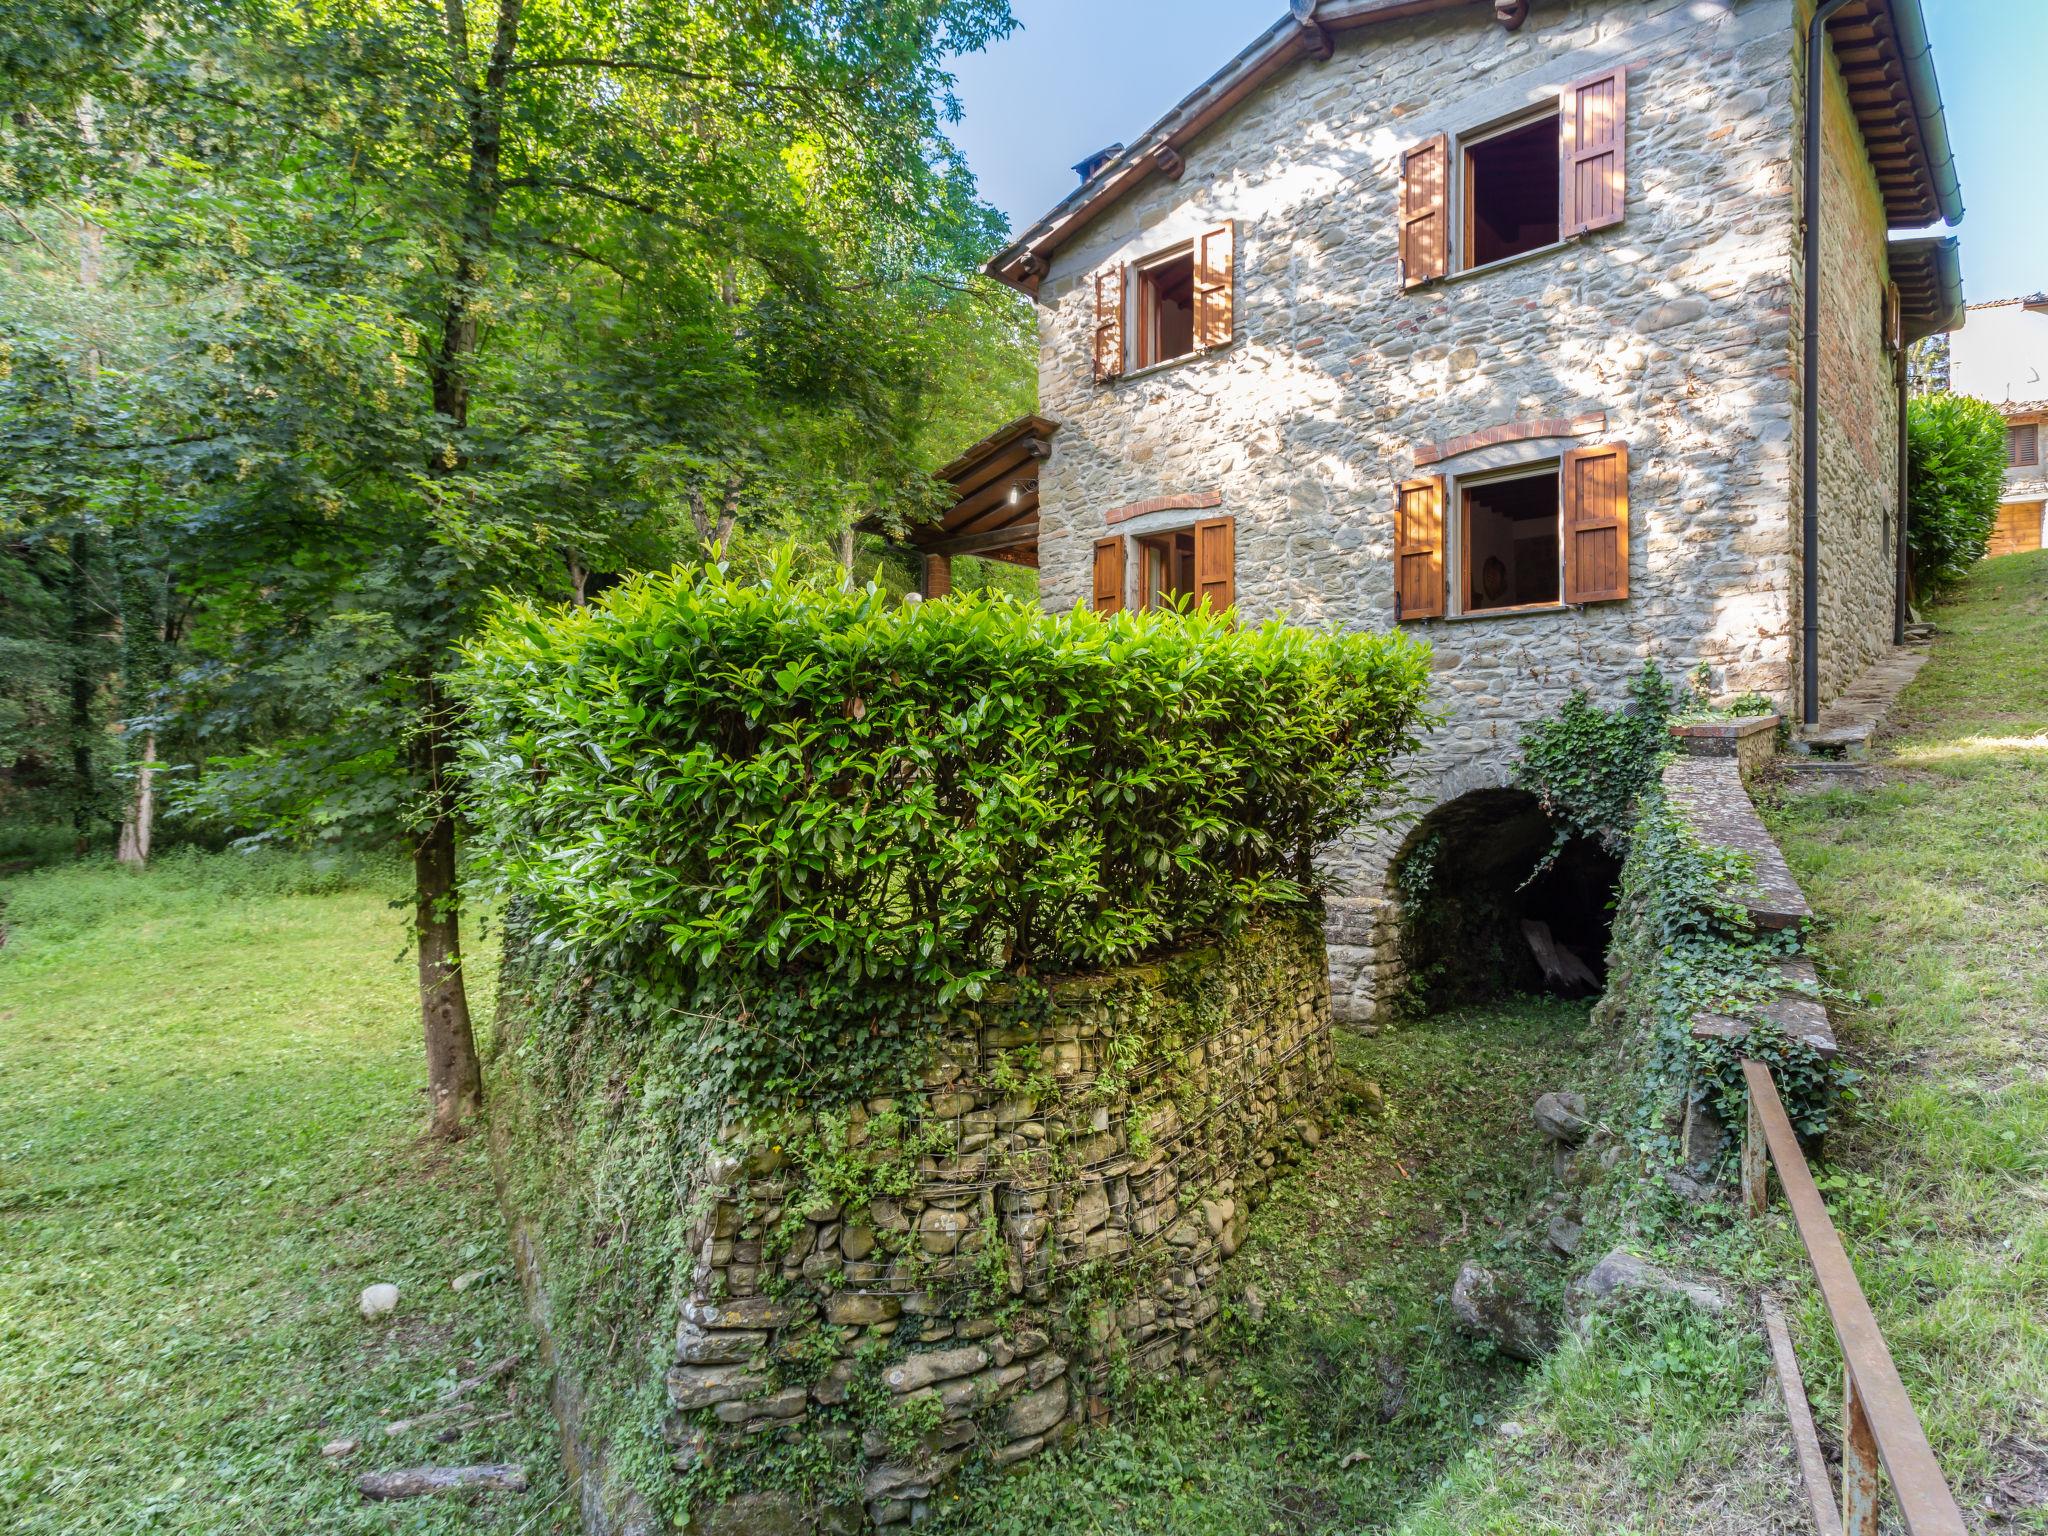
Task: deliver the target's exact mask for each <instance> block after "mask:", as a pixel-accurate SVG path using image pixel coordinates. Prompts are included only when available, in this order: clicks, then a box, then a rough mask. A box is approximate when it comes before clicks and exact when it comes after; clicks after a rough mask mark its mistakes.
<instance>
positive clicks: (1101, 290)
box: [1095, 263, 1124, 384]
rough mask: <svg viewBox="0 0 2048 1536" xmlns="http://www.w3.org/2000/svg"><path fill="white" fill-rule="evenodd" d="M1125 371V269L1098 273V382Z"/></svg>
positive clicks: (1096, 375)
mask: <svg viewBox="0 0 2048 1536" xmlns="http://www.w3.org/2000/svg"><path fill="white" fill-rule="evenodd" d="M1123 371H1124V269H1123V266H1122V264H1121V263H1119V264H1118V265H1116V266H1114V267H1110V268H1109V269H1108V270H1106V271H1102V272H1098V273H1096V274H1095V382H1096V383H1098V384H1100V383H1102V382H1103V381H1104V380H1106V379H1113V378H1116V377H1117V376H1118V375H1119V374H1121V373H1122V372H1123Z"/></svg>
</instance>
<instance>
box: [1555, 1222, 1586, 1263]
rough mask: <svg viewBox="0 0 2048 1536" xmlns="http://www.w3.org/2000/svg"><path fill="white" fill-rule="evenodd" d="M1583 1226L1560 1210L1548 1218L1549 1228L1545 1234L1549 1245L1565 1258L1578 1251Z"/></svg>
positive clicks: (1583, 1229) (1583, 1233) (1583, 1231)
mask: <svg viewBox="0 0 2048 1536" xmlns="http://www.w3.org/2000/svg"><path fill="white" fill-rule="evenodd" d="M1585 1231H1586V1229H1585V1227H1584V1226H1583V1225H1582V1224H1581V1223H1580V1222H1578V1221H1577V1220H1575V1219H1574V1218H1573V1217H1571V1216H1570V1215H1568V1214H1567V1213H1565V1212H1563V1211H1560V1212H1558V1213H1557V1215H1555V1216H1553V1217H1551V1218H1550V1229H1549V1231H1548V1232H1547V1233H1546V1234H1545V1236H1546V1237H1547V1238H1548V1239H1549V1241H1550V1246H1551V1247H1553V1248H1555V1249H1556V1250H1557V1251H1558V1252H1559V1253H1561V1254H1563V1255H1564V1256H1565V1257H1566V1258H1570V1257H1571V1256H1572V1255H1573V1254H1575V1253H1577V1252H1578V1251H1579V1239H1580V1238H1581V1237H1583V1236H1584V1235H1585Z"/></svg>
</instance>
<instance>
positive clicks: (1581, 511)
mask: <svg viewBox="0 0 2048 1536" xmlns="http://www.w3.org/2000/svg"><path fill="white" fill-rule="evenodd" d="M1563 495H1564V600H1565V601H1566V602H1568V603H1606V602H1612V601H1614V600H1615V599H1617V598H1623V597H1627V596H1628V448H1627V446H1626V445H1625V444H1622V443H1605V444H1602V445H1601V446H1599V447H1597V448H1572V449H1569V450H1567V451H1566V453H1565V456H1564V487H1563Z"/></svg>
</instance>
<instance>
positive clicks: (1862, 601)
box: [1793, 54, 1899, 706]
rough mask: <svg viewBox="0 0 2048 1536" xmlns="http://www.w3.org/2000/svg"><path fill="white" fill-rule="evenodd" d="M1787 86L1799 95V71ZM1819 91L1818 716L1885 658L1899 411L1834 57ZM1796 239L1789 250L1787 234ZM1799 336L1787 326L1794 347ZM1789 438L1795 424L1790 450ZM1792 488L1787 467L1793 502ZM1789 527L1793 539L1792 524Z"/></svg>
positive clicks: (1870, 232)
mask: <svg viewBox="0 0 2048 1536" xmlns="http://www.w3.org/2000/svg"><path fill="white" fill-rule="evenodd" d="M1796 78H1797V79H1798V81H1799V94H1800V95H1802V96H1803V95H1804V91H1805V66H1804V64H1803V63H1801V64H1800V65H1799V67H1798V72H1797V76H1796ZM1826 81H1827V90H1826V100H1825V103H1824V108H1825V109H1824V111H1823V114H1822V118H1821V123H1822V138H1821V218H1820V229H1821V240H1820V247H1821V248H1820V257H1821V288H1820V317H1821V318H1820V384H1819V387H1820V437H1819V441H1818V465H1819V481H1820V506H1819V512H1820V694H1821V702H1822V704H1823V706H1825V705H1826V704H1827V703H1829V702H1831V701H1832V700H1834V699H1835V698H1836V696H1837V695H1839V694H1840V693H1841V692H1842V691H1843V690H1844V689H1845V688H1847V687H1848V686H1849V685H1850V684H1852V683H1854V682H1855V681H1856V679H1857V677H1858V676H1859V675H1860V674H1861V673H1862V671H1863V669H1864V668H1865V667H1867V666H1869V665H1870V664H1871V663H1872V662H1873V661H1875V660H1876V659H1877V658H1878V657H1879V656H1881V655H1883V654H1884V653H1885V652H1886V651H1887V650H1889V649H1890V646H1891V638H1892V605H1893V601H1894V596H1893V591H1894V583H1895V571H1896V565H1895V561H1896V558H1897V557H1896V552H1895V549H1894V546H1893V542H1892V541H1893V537H1894V535H1893V527H1894V519H1895V517H1896V516H1897V510H1898V486H1899V476H1898V430H1899V418H1898V411H1899V401H1898V394H1897V391H1896V390H1895V389H1894V388H1893V382H1892V353H1891V352H1890V350H1889V349H1888V348H1887V347H1886V346H1885V340H1884V330H1883V324H1882V320H1881V316H1882V314H1883V311H1884V289H1885V284H1886V282H1887V281H1888V279H1889V276H1890V268H1889V264H1888V258H1887V256H1886V252H1885V242H1886V239H1887V236H1886V231H1885V213H1884V203H1883V200H1882V198H1881V197H1880V195H1879V192H1878V186H1877V177H1876V175H1875V173H1874V172H1873V171H1872V170H1871V167H1870V161H1869V157H1868V156H1867V155H1866V153H1865V151H1864V147H1863V136H1862V133H1861V131H1860V130H1859V129H1858V127H1857V125H1856V119H1855V117H1854V115H1853V114H1852V113H1851V112H1850V109H1849V98H1848V91H1847V88H1846V87H1845V86H1844V84H1843V82H1842V73H1841V70H1840V68H1839V67H1838V66H1837V65H1836V64H1835V63H1834V60H1833V55H1832V54H1830V55H1829V63H1828V68H1827V73H1826ZM1794 235H1795V241H1796V235H1797V229H1796V227H1795V229H1794ZM1798 254H1799V253H1798V247H1797V245H1796V243H1795V246H1794V261H1793V274H1794V292H1795V294H1796V293H1798V292H1799V291H1800V289H1799V282H1800V278H1799V264H1798ZM1799 302H1800V303H1802V304H1803V302H1804V301H1803V299H1802V300H1800V301H1799ZM1799 313H1801V311H1800V310H1798V309H1795V310H1794V314H1795V315H1798V314H1799ZM1798 335H1799V324H1798V322H1797V320H1795V321H1794V325H1793V339H1794V344H1795V346H1796V345H1798V344H1799V343H1798ZM1795 378H1796V373H1795ZM1797 436H1798V429H1797V426H1796V424H1795V427H1794V440H1795V442H1796V441H1797ZM1798 480H1799V474H1798V461H1797V459H1796V458H1795V459H1794V461H1793V483H1794V488H1795V491H1796V489H1797V486H1798ZM1796 506H1797V504H1796V503H1795V513H1796ZM1794 528H1795V532H1796V531H1797V522H1796V519H1795V524H1794ZM1795 654H1796V652H1795ZM1794 697H1796V694H1795V695H1794Z"/></svg>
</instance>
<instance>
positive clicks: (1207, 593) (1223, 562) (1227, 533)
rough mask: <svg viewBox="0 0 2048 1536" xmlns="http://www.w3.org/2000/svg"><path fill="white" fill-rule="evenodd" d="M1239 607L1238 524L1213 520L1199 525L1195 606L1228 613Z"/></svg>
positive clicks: (1196, 541)
mask: <svg viewBox="0 0 2048 1536" xmlns="http://www.w3.org/2000/svg"><path fill="white" fill-rule="evenodd" d="M1236 605H1237V524H1236V523H1234V522H1233V521H1231V519H1229V518H1227V517H1212V518H1209V519H1208V520H1207V521H1205V522H1199V523H1197V524H1195V606H1196V607H1197V608H1200V607H1204V606H1206V607H1207V608H1209V609H1210V611H1211V612H1214V613H1228V612H1229V611H1230V610H1231V609H1232V608H1233V607H1235V606H1236Z"/></svg>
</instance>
